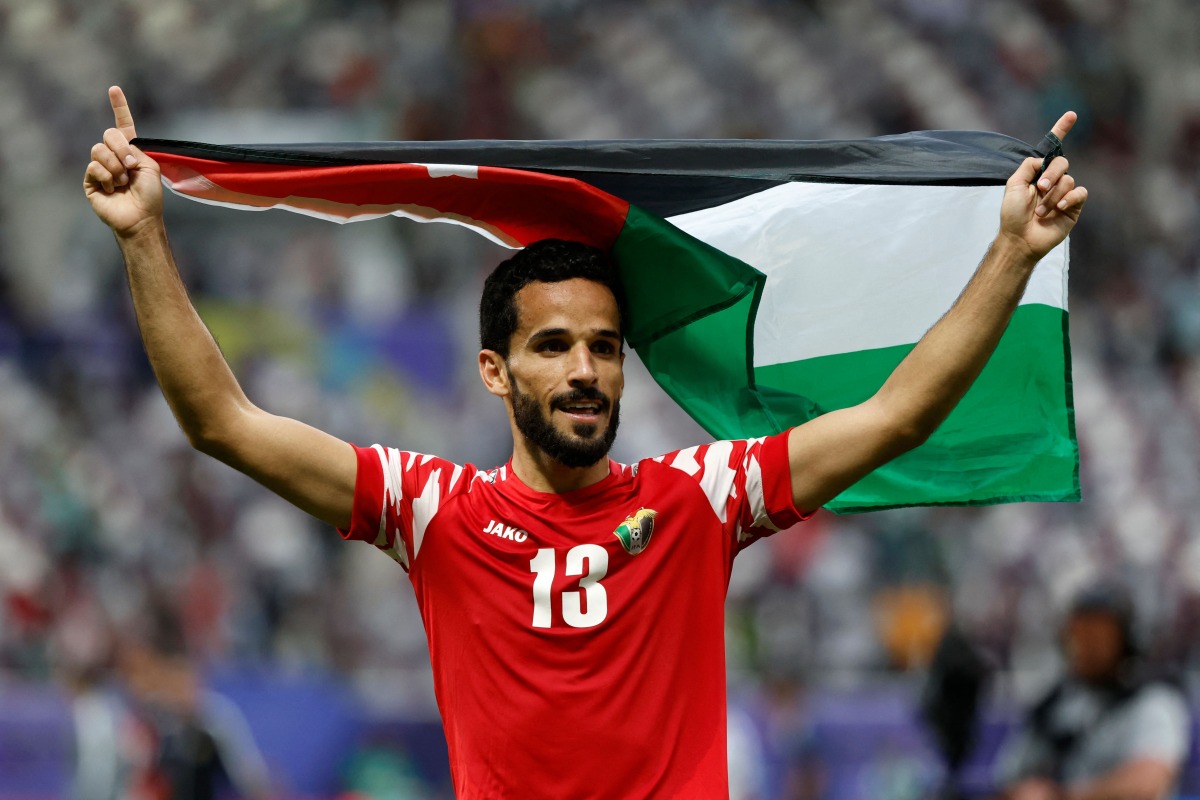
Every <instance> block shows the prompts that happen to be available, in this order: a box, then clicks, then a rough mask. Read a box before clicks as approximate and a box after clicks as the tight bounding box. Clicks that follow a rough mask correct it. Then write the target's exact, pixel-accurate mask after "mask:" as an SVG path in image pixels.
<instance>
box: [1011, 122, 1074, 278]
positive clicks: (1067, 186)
mask: <svg viewBox="0 0 1200 800" xmlns="http://www.w3.org/2000/svg"><path fill="white" fill-rule="evenodd" d="M1076 119H1077V115H1076V114H1075V112H1074V111H1068V112H1067V113H1065V114H1063V115H1062V117H1061V118H1060V119H1059V120H1058V122H1056V123H1054V127H1053V128H1052V129H1051V131H1052V132H1053V133H1054V135H1055V136H1057V137H1058V138H1059V139H1060V140H1061V139H1065V138H1066V136H1067V134H1068V133H1069V132H1070V131H1071V128H1072V127H1073V126H1074V125H1075V120H1076ZM1041 166H1042V159H1040V158H1027V159H1025V161H1024V162H1022V164H1021V166H1020V167H1018V168H1017V171H1016V172H1014V173H1013V174H1012V177H1010V178H1009V179H1008V183H1007V184H1006V185H1005V189H1004V202H1003V204H1002V205H1001V207H1000V236H1001V237H1003V238H1005V239H1007V240H1008V241H1009V242H1011V243H1012V244H1014V245H1016V246H1017V247H1018V248H1019V249H1021V250H1023V251H1024V252H1026V253H1028V255H1029V256H1030V258H1031V259H1032V260H1033V261H1038V260H1040V259H1041V258H1042V256H1044V255H1046V254H1047V253H1049V252H1050V251H1051V250H1053V249H1054V248H1055V247H1056V246H1057V245H1058V244H1059V243H1060V242H1061V241H1062V240H1063V239H1065V238H1067V234H1069V233H1070V232H1071V229H1072V228H1074V227H1075V223H1076V221H1078V219H1079V215H1080V213H1081V212H1082V211H1083V204H1084V203H1085V202H1087V195H1088V193H1087V189H1085V188H1084V187H1082V186H1076V185H1075V179H1074V178H1072V177H1071V176H1070V175H1068V174H1067V167H1068V166H1069V164H1068V163H1067V159H1066V158H1064V157H1063V156H1058V157H1057V158H1055V159H1054V160H1053V161H1051V162H1050V164H1049V166H1047V167H1046V171H1045V172H1043V173H1042V175H1041V177H1040V178H1038V177H1037V172H1038V169H1040V168H1041ZM1035 179H1036V180H1037V183H1036V184H1035V183H1034V180H1035Z"/></svg>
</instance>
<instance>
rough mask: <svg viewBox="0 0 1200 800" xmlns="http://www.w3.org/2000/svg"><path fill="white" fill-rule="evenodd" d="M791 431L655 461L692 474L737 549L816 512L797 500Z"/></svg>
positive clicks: (722, 443) (691, 450)
mask: <svg viewBox="0 0 1200 800" xmlns="http://www.w3.org/2000/svg"><path fill="white" fill-rule="evenodd" d="M787 439H788V432H786V431H785V432H784V433H780V434H777V435H775V436H766V437H762V438H760V439H736V440H729V441H719V442H713V443H711V444H706V445H700V446H698V447H689V448H687V449H685V450H679V451H676V452H674V453H668V454H667V455H665V456H659V457H658V458H656V459H654V460H655V461H658V462H660V463H663V464H665V465H666V466H669V467H673V468H674V469H677V470H679V471H681V472H683V473H685V474H687V475H689V476H691V477H692V478H693V479H694V480H695V481H696V483H697V484H699V486H700V488H701V490H703V492H704V495H705V497H706V498H707V499H708V502H709V504H710V505H711V506H712V510H713V513H714V514H716V515H717V518H718V519H719V520H720V522H721V524H722V526H723V527H724V529H725V531H726V533H727V534H728V535H729V536H730V537H732V538H733V540H734V543H735V544H736V546H737V547H739V548H741V547H745V546H746V545H748V544H750V543H751V542H753V541H755V540H757V539H760V538H762V537H764V536H770V535H771V534H773V533H776V532H778V531H781V530H786V529H787V528H790V527H792V526H793V525H795V524H797V523H799V522H803V521H804V520H806V519H808V518H809V517H811V516H812V514H811V513H809V514H802V513H800V511H799V510H797V509H796V505H795V502H794V501H793V499H792V488H791V487H792V483H791V469H790V465H789V461H788V452H787Z"/></svg>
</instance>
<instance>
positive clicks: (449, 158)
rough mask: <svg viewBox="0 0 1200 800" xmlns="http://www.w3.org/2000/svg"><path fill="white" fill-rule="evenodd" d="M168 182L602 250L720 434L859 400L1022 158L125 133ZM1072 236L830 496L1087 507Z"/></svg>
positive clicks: (984, 224)
mask: <svg viewBox="0 0 1200 800" xmlns="http://www.w3.org/2000/svg"><path fill="white" fill-rule="evenodd" d="M135 143H136V144H138V145H139V146H140V147H141V148H142V149H143V150H144V151H146V152H147V153H148V154H149V155H150V156H151V157H153V158H155V159H156V160H157V161H158V162H159V163H160V165H161V166H162V170H163V179H164V182H165V183H166V184H167V185H168V186H169V187H170V188H171V189H172V190H174V191H175V192H176V193H178V194H181V195H184V196H187V197H190V198H193V199H195V200H199V201H201V202H207V203H216V204H220V205H225V206H232V207H237V208H246V209H266V208H283V209H287V210H291V211H295V212H299V213H302V214H307V215H311V216H316V217H320V218H323V219H328V220H333V221H336V222H351V221H357V220H365V219H375V218H379V217H384V216H398V217H404V218H408V219H413V220H418V221H422V222H447V223H453V224H457V225H464V226H467V227H469V228H471V229H473V230H475V231H477V232H479V233H480V234H482V235H484V236H486V237H488V238H489V239H491V240H493V241H495V242H498V243H500V244H502V245H504V246H506V247H511V248H519V247H522V246H524V245H527V244H530V243H532V242H534V241H537V240H539V239H544V238H560V239H572V240H576V241H581V242H585V243H587V244H591V245H595V246H597V247H602V248H605V249H609V250H611V252H612V253H613V255H614V258H615V261H616V263H617V266H618V269H619V272H620V275H621V280H622V281H623V284H624V286H625V289H626V294H627V297H628V304H629V324H628V330H627V331H626V339H627V341H628V342H629V345H630V346H631V347H632V348H633V349H634V350H635V351H636V352H637V354H638V356H639V357H640V358H641V359H642V361H643V362H644V363H645V365H646V367H647V368H648V369H649V371H650V373H651V374H652V375H653V376H654V378H655V380H657V381H658V383H659V384H660V385H661V386H662V387H663V389H664V390H665V391H666V392H667V393H668V394H669V395H670V396H671V397H672V398H673V399H674V400H675V401H676V402H677V403H678V404H679V405H680V406H681V407H683V408H684V409H685V410H686V411H687V412H688V413H689V414H690V415H691V416H692V417H693V418H694V419H696V421H697V422H699V423H700V424H701V425H702V426H703V427H704V428H705V429H706V430H707V431H708V432H709V433H710V434H712V435H713V436H715V437H718V438H721V439H735V438H751V437H758V436H763V435H767V434H771V433H777V432H779V431H782V430H785V429H787V428H788V427H791V426H793V425H797V424H800V423H802V422H805V421H807V420H809V419H812V418H813V417H815V416H818V415H820V414H822V413H825V412H827V411H830V410H833V409H837V408H843V407H846V406H850V405H854V404H856V403H859V402H862V401H863V400H866V399H867V398H868V397H870V396H871V395H872V394H873V393H874V392H875V391H876V390H877V389H878V388H879V387H880V386H881V385H882V384H883V381H884V380H885V379H886V378H887V376H888V375H889V374H890V373H891V371H892V369H893V368H894V367H895V366H896V365H897V364H898V363H899V362H900V360H901V359H903V358H904V356H905V355H906V354H907V353H908V352H909V350H911V349H912V347H913V345H914V344H915V343H916V342H917V341H918V340H919V339H920V337H921V336H922V334H924V332H925V331H926V330H928V328H929V327H931V326H932V325H933V324H934V323H935V322H936V321H937V320H938V319H939V318H940V316H941V315H942V314H943V313H945V311H946V310H947V309H948V308H949V307H950V306H951V305H952V303H953V302H954V299H955V298H956V297H957V295H958V293H959V292H960V291H961V290H962V288H963V286H964V285H965V284H966V282H967V280H968V279H969V278H970V276H971V274H972V273H973V272H974V269H975V267H976V265H977V264H978V262H979V261H980V259H981V258H982V256H983V254H984V252H985V251H986V249H987V246H988V244H989V243H990V242H991V240H992V238H993V237H994V235H995V233H996V230H997V227H998V221H999V209H1000V201H1001V197H1002V195H1003V191H1004V186H1003V185H1004V182H1005V180H1006V179H1007V178H1008V176H1009V175H1010V174H1011V173H1012V171H1013V170H1014V169H1015V168H1016V167H1017V165H1018V164H1020V162H1021V160H1022V159H1024V158H1026V157H1028V156H1044V155H1046V154H1047V153H1048V152H1050V150H1051V149H1052V145H1051V143H1050V142H1049V141H1048V140H1047V141H1043V142H1042V143H1041V145H1039V146H1038V147H1036V148H1035V147H1032V146H1030V145H1028V144H1025V143H1023V142H1020V141H1018V140H1016V139H1012V138H1009V137H1006V136H1001V135H999V134H994V133H980V132H957V131H938V132H923V133H910V134H904V135H900V136H886V137H878V138H874V139H864V140H856V141H819V142H786V141H734V140H715V141H705V140H700V141H694V140H688V141H671V140H640V141H601V142H555V141H461V142H436V143H429V142H371V143H351V144H322V145H247V146H226V145H209V144H198V143H190V142H175V141H166V140H154V139H139V140H137V141H136V142H135ZM1067 266H1068V247H1067V243H1066V242H1064V243H1063V244H1061V245H1060V246H1059V247H1057V248H1055V249H1054V250H1053V251H1052V252H1051V253H1049V254H1048V255H1047V256H1046V257H1045V258H1044V259H1043V260H1042V261H1041V263H1040V264H1039V265H1038V266H1037V268H1036V270H1035V271H1034V274H1033V278H1032V280H1031V282H1030V285H1029V288H1028V290H1027V291H1026V293H1025V296H1024V298H1023V299H1022V301H1021V304H1020V306H1019V307H1018V309H1017V311H1016V314H1015V315H1014V317H1013V320H1012V323H1011V324H1010V325H1009V328H1008V330H1007V332H1006V333H1005V335H1004V337H1003V339H1002V341H1001V343H1000V346H999V348H998V349H997V351H996V353H995V354H994V355H993V356H992V358H991V360H990V361H989V363H988V365H987V367H986V368H985V369H984V371H983V373H982V375H981V376H980V378H979V379H978V381H977V382H976V384H975V385H974V386H973V387H972V388H971V390H970V391H969V392H968V393H967V395H966V397H965V398H964V399H963V401H962V403H961V404H960V405H959V407H958V408H957V409H955V411H954V412H953V413H952V414H951V415H950V417H949V418H948V419H947V420H946V421H945V423H943V424H942V426H941V427H940V428H939V429H938V431H937V432H936V433H935V434H934V435H933V437H931V438H930V439H929V441H928V442H926V443H925V444H924V445H922V446H921V447H918V448H916V449H915V450H913V451H911V452H909V453H907V454H905V455H903V456H901V457H900V458H898V459H896V460H895V461H893V462H891V463H890V464H888V465H886V466H884V467H882V468H880V469H878V470H876V471H875V472H874V473H872V474H871V475H869V476H867V477H866V478H864V479H863V480H862V481H860V482H859V483H857V484H855V485H854V486H852V487H851V488H850V489H848V490H846V491H845V492H843V493H842V494H841V495H839V496H838V497H837V498H836V499H835V500H833V501H832V502H831V503H829V504H828V506H827V507H828V508H830V509H831V510H833V511H835V512H838V513H845V512H856V511H868V510H875V509H881V508H893V507H901V506H914V505H982V504H989V503H1002V502H1014V501H1023V500H1078V499H1079V479H1078V468H1079V455H1078V445H1077V442H1076V438H1075V430H1074V408H1073V400H1072V392H1071V370H1070V345H1069V340H1068V336H1067V321H1068V313H1067Z"/></svg>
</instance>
